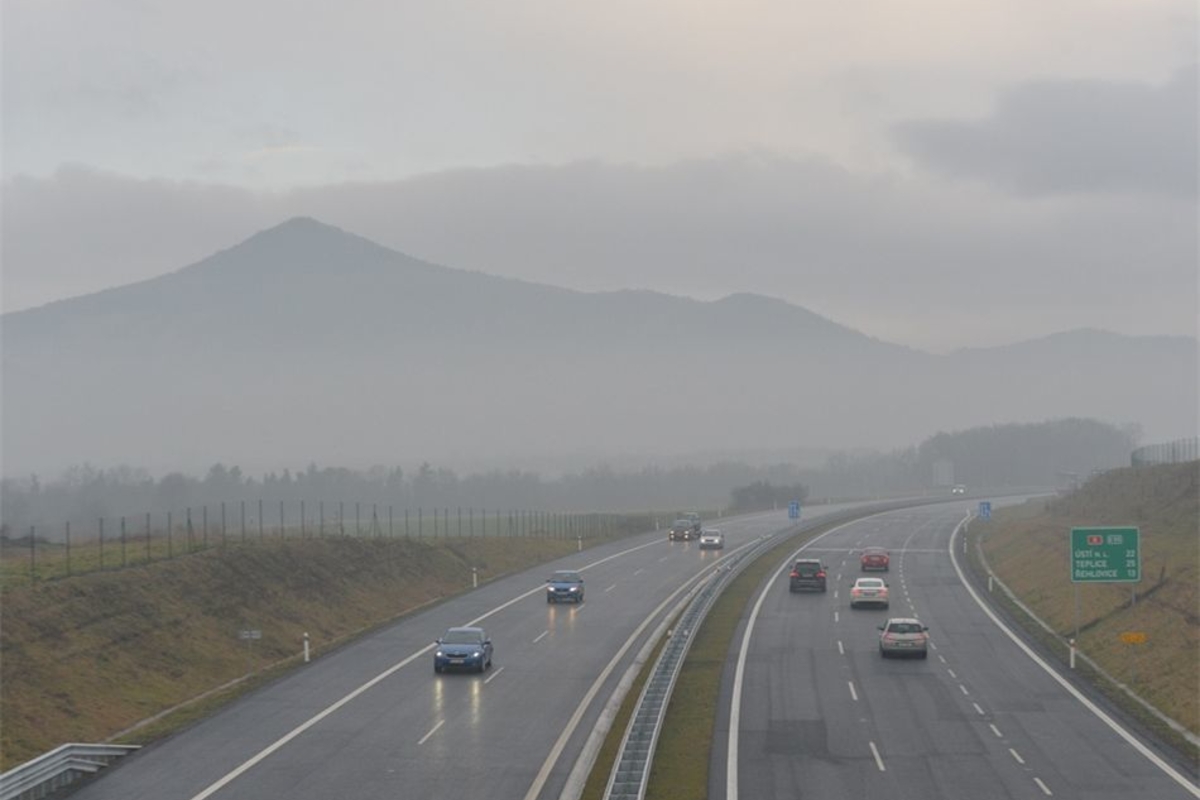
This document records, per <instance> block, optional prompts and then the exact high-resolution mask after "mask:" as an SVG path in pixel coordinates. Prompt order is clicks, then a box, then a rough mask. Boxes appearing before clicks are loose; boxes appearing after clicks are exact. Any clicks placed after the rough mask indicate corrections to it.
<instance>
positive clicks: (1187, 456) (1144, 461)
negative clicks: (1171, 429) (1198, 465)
mask: <svg viewBox="0 0 1200 800" xmlns="http://www.w3.org/2000/svg"><path fill="white" fill-rule="evenodd" d="M1197 460H1200V437H1196V436H1193V437H1192V438H1190V439H1176V440H1175V441H1173V442H1163V443H1162V444H1148V445H1146V446H1145V447H1139V448H1138V449H1137V450H1134V451H1133V454H1132V455H1131V456H1130V459H1129V461H1130V463H1131V464H1132V466H1135V467H1147V466H1151V465H1154V464H1182V463H1183V462H1185V461H1197Z"/></svg>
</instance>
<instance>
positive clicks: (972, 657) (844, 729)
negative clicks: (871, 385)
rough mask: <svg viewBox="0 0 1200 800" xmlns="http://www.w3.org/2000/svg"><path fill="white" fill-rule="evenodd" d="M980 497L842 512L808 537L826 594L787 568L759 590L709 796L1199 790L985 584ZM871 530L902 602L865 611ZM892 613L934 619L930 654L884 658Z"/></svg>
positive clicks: (1147, 795) (734, 656) (1083, 796)
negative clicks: (857, 592)
mask: <svg viewBox="0 0 1200 800" xmlns="http://www.w3.org/2000/svg"><path fill="white" fill-rule="evenodd" d="M970 505H972V504H971V503H968V502H963V503H949V504H942V505H935V506H926V507H920V508H910V509H905V510H901V511H895V512H888V513H885V514H882V515H879V516H875V517H871V518H867V519H864V520H861V521H857V522H853V523H849V524H847V525H844V526H841V527H839V528H837V529H834V530H833V531H830V532H829V533H828V534H826V535H824V536H822V537H820V538H819V539H818V540H816V541H814V542H812V543H811V544H810V545H808V546H806V547H804V548H803V551H802V552H803V555H804V556H805V557H819V558H821V559H822V560H823V561H824V562H825V563H826V565H827V566H828V567H829V583H828V589H827V592H826V593H825V594H820V593H816V592H812V593H795V594H793V593H791V592H789V591H788V582H787V572H786V570H781V572H779V573H776V574H775V576H774V577H773V579H772V580H771V582H770V584H769V585H768V586H766V587H765V589H764V591H762V592H761V593H760V594H759V595H756V601H755V605H754V608H753V609H751V610H749V611H748V613H747V623H746V625H745V627H744V629H743V630H740V631H739V634H738V636H737V640H738V646H737V647H735V648H734V652H732V653H731V654H730V661H729V667H728V668H727V669H726V676H725V679H724V681H723V688H722V703H721V705H720V706H719V707H720V708H721V709H722V710H721V712H719V718H718V724H717V726H718V731H717V737H716V741H714V749H713V761H712V768H711V772H710V791H709V797H712V798H722V797H723V798H725V800H738V799H739V798H741V799H742V800H762V798H788V800H793V799H794V798H874V797H887V798H912V799H913V800H932V799H933V798H947V799H950V798H953V799H955V800H958V799H959V798H971V800H992V799H993V798H995V799H996V800H1001V799H1005V800H1007V798H1037V797H1054V798H1060V799H1064V798H1078V800H1105V798H1112V799H1113V800H1129V798H1133V797H1136V798H1139V800H1150V799H1155V800H1157V799H1158V798H1162V799H1163V800H1167V799H1168V798H1171V799H1174V798H1191V797H1198V796H1200V792H1198V791H1197V790H1196V787H1195V785H1194V784H1193V783H1191V782H1190V781H1189V780H1188V779H1187V778H1186V777H1184V776H1179V775H1178V773H1176V776H1177V777H1176V776H1172V775H1171V774H1170V771H1171V767H1170V765H1165V764H1163V765H1160V764H1159V763H1155V758H1157V757H1156V756H1155V755H1154V754H1153V753H1152V752H1150V753H1149V755H1147V754H1145V753H1143V752H1142V751H1140V750H1139V749H1138V745H1140V743H1134V744H1131V743H1130V742H1129V741H1127V740H1126V739H1125V738H1124V737H1123V736H1122V735H1121V734H1120V733H1119V732H1117V731H1114V729H1113V728H1112V727H1111V726H1110V725H1109V724H1108V723H1106V722H1105V721H1104V720H1103V719H1102V718H1101V717H1100V716H1098V715H1097V714H1096V713H1094V712H1093V711H1092V710H1090V709H1089V708H1088V707H1087V706H1086V705H1085V704H1084V703H1083V702H1081V701H1080V700H1079V699H1078V698H1077V697H1075V696H1073V694H1072V693H1070V692H1069V691H1068V690H1067V689H1066V688H1064V686H1063V685H1061V684H1060V683H1059V682H1058V681H1056V680H1055V679H1054V678H1053V677H1052V676H1051V675H1049V674H1048V673H1047V671H1046V670H1045V669H1043V668H1042V667H1041V666H1039V665H1038V664H1037V663H1036V662H1035V661H1034V659H1033V658H1032V657H1031V656H1030V655H1029V654H1028V653H1026V652H1025V651H1024V650H1023V649H1022V647H1021V646H1020V645H1018V644H1017V643H1016V642H1014V641H1013V640H1012V639H1011V638H1010V637H1009V636H1008V635H1006V634H1005V633H1004V632H1003V631H1002V630H1001V628H1000V627H999V626H998V625H997V624H996V623H995V622H994V621H993V620H992V619H991V618H990V617H989V616H988V614H986V613H985V612H984V611H983V609H982V608H981V607H980V605H979V604H978V603H977V602H976V601H975V599H973V597H972V596H971V594H970V593H969V592H968V590H967V588H966V587H965V586H964V584H963V582H962V580H961V578H960V575H959V573H958V571H957V570H956V567H955V563H954V560H953V559H952V558H951V552H950V547H951V536H952V534H953V533H954V531H955V529H956V527H957V526H958V525H959V523H960V522H962V521H963V519H964V517H965V515H966V511H967V509H968V508H969V507H970ZM1064 535H1065V534H1064ZM870 545H876V546H882V547H886V548H888V549H889V550H890V551H891V556H892V561H891V570H890V572H889V573H886V574H885V575H886V578H885V579H886V580H887V581H888V584H889V586H890V592H891V607H890V609H888V610H883V609H878V610H876V609H858V610H853V611H852V610H851V609H850V606H849V589H850V585H851V584H852V583H853V581H854V579H855V578H856V577H858V576H860V575H861V574H862V573H861V572H860V567H859V562H858V555H857V553H858V551H859V550H861V548H862V547H864V546H870ZM955 546H956V547H961V536H958V537H957V538H956V540H955ZM960 552H961V551H956V555H957V554H958V553H960ZM957 558H958V561H959V562H960V566H961V562H962V556H961V555H957ZM782 567H783V565H782V564H781V568H782ZM869 574H871V575H878V574H881V573H874V572H873V573H869ZM1063 580H1068V575H1067V572H1066V565H1065V562H1064V572H1063ZM888 616H916V617H918V618H920V619H921V620H922V622H924V623H925V624H926V625H927V626H928V627H929V631H930V637H931V639H930V642H931V648H932V649H931V650H930V652H929V657H928V658H927V659H926V660H920V659H886V660H885V659H883V658H881V657H880V655H879V652H878V635H879V632H878V630H877V627H876V626H878V625H880V624H882V623H883V622H884V620H885V619H886V618H887V617H888ZM1164 767H1165V768H1164Z"/></svg>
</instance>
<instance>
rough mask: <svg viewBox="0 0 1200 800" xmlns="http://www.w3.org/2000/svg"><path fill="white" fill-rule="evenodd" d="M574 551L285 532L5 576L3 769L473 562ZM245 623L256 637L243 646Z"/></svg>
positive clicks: (406, 605)
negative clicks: (107, 566)
mask: <svg viewBox="0 0 1200 800" xmlns="http://www.w3.org/2000/svg"><path fill="white" fill-rule="evenodd" d="M596 541H597V540H591V541H590V542H589V543H591V544H594V543H595V542H596ZM577 547H578V544H577V542H576V541H575V540H573V539H571V540H566V539H550V538H538V537H503V538H501V537H491V538H487V539H484V538H475V539H442V540H430V539H425V540H418V539H403V538H400V539H393V540H388V539H382V538H377V539H372V538H367V539H359V538H354V537H347V538H329V539H285V540H282V541H277V542H268V543H266V544H256V545H246V546H241V545H237V546H234V545H230V546H229V547H226V548H212V549H209V550H206V551H203V552H197V553H194V554H191V555H187V556H183V557H177V558H175V559H172V560H169V561H161V562H154V563H151V564H146V565H142V566H136V567H129V568H127V569H122V570H115V571H108V572H93V573H90V574H86V575H76V576H74V577H70V578H62V579H58V580H52V581H39V582H36V583H33V584H32V585H31V584H29V583H28V582H26V583H24V585H17V586H8V587H5V589H4V591H3V595H2V596H0V602H2V603H3V614H4V620H3V622H4V624H3V626H0V685H2V686H3V693H2V694H0V720H2V721H3V724H2V726H0V769H8V768H10V767H12V766H15V765H16V764H18V763H21V762H23V761H26V760H28V759H30V758H32V757H34V756H37V755H40V754H41V753H43V752H46V751H48V750H50V749H52V748H54V747H56V746H58V745H59V744H62V743H63V742H68V741H80V742H95V741H103V740H106V739H109V738H110V737H113V736H114V735H115V734H118V733H119V732H121V731H125V730H127V729H129V728H131V727H133V726H137V725H138V723H139V722H142V721H145V720H148V719H150V718H154V717H156V716H157V715H162V714H163V712H168V713H167V714H165V716H163V717H160V718H158V719H157V720H156V721H155V722H154V723H153V724H151V725H147V726H144V727H137V728H136V729H135V730H134V731H132V732H130V733H129V734H127V735H126V736H123V737H122V738H121V741H125V742H137V743H144V742H147V741H149V740H150V739H152V738H153V737H155V736H157V735H160V734H162V733H165V732H168V731H170V730H172V729H174V728H175V727H178V726H179V725H181V724H186V723H187V722H189V721H191V720H192V719H193V718H195V717H196V716H198V715H201V714H203V713H206V712H207V711H210V710H211V709H212V707H213V706H214V705H217V704H220V703H222V702H226V701H228V700H229V699H231V698H232V697H234V696H236V695H237V694H238V693H240V692H242V691H245V690H246V689H247V688H250V687H252V686H253V685H255V684H256V682H261V681H262V680H264V679H266V678H268V677H270V676H272V675H274V674H278V672H279V671H281V670H283V669H287V668H289V667H291V666H294V665H296V664H298V663H300V661H301V653H302V652H303V637H304V633H305V632H307V633H308V634H309V637H310V643H311V646H312V650H313V654H314V657H315V656H316V655H319V654H320V653H322V652H324V651H328V650H330V649H332V648H334V647H337V646H339V645H341V644H344V643H345V642H347V641H349V640H350V639H352V638H353V637H355V636H357V635H361V634H362V633H364V632H366V631H369V630H371V629H374V628H378V627H380V626H382V625H385V624H387V623H389V622H391V621H393V620H395V619H397V618H398V617H401V616H403V615H405V614H407V613H411V612H412V611H414V610H416V609H419V608H421V607H423V606H426V605H428V604H431V603H436V602H438V601H439V600H442V599H444V598H446V597H449V596H451V595H454V594H458V593H461V592H463V591H467V590H469V589H470V588H471V585H472V573H471V570H472V568H473V567H474V568H477V569H478V570H479V578H480V581H481V582H484V581H488V580H492V579H495V578H498V577H500V576H502V575H504V574H507V573H511V572H514V571H519V570H521V569H524V568H527V567H529V566H533V565H536V564H538V563H542V562H545V561H549V560H552V559H554V558H558V557H560V556H563V555H566V554H568V553H572V552H575V551H576V549H577ZM242 630H259V631H261V632H262V638H261V640H257V641H253V642H252V643H251V645H250V647H249V648H248V647H247V643H246V641H244V640H240V639H239V638H238V636H239V632H240V631H242ZM221 687H223V688H221ZM214 690H216V691H215V692H214ZM197 698H201V700H200V702H192V701H195V700H196V699H197ZM172 710H173V711H172Z"/></svg>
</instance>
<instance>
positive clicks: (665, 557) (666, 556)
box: [658, 555, 671, 564]
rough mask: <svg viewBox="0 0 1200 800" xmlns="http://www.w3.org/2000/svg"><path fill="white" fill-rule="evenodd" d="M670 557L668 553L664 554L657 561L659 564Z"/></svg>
mask: <svg viewBox="0 0 1200 800" xmlns="http://www.w3.org/2000/svg"><path fill="white" fill-rule="evenodd" d="M670 557H671V556H670V555H665V556H663V557H662V558H660V559H659V560H658V563H660V564H661V563H662V562H664V561H666V560H667V559H668V558H670Z"/></svg>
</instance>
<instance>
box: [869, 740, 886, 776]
mask: <svg viewBox="0 0 1200 800" xmlns="http://www.w3.org/2000/svg"><path fill="white" fill-rule="evenodd" d="M867 744H869V745H871V755H873V756H875V766H877V767H879V771H880V772H887V767H885V766H884V765H883V759H882V758H880V757H879V748H878V747H876V746H875V743H874V742H867Z"/></svg>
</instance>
